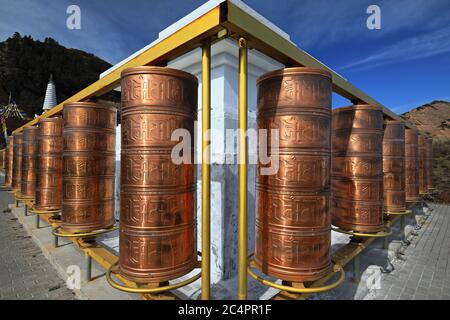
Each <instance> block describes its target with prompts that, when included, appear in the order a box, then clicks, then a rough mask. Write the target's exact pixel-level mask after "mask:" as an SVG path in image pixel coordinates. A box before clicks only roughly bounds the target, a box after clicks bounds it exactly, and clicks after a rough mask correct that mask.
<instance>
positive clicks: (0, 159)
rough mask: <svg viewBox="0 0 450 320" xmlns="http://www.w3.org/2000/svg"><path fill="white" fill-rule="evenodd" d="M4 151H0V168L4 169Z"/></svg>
mask: <svg viewBox="0 0 450 320" xmlns="http://www.w3.org/2000/svg"><path fill="white" fill-rule="evenodd" d="M5 158H6V149H2V150H0V167H1V168H2V169H5V167H6V159H5Z"/></svg>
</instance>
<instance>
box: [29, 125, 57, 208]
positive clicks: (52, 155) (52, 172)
mask: <svg viewBox="0 0 450 320" xmlns="http://www.w3.org/2000/svg"><path fill="white" fill-rule="evenodd" d="M63 128H64V120H63V119H61V118H45V119H42V120H41V121H39V133H38V142H37V145H38V151H37V155H36V200H35V203H34V207H35V209H37V210H42V211H45V210H60V209H61V207H62V162H63V160H62V156H63V146H64V139H63Z"/></svg>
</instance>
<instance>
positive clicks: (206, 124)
mask: <svg viewBox="0 0 450 320" xmlns="http://www.w3.org/2000/svg"><path fill="white" fill-rule="evenodd" d="M210 129H211V42H210V41H209V40H208V41H207V42H205V43H204V44H203V47H202V294H201V298H202V300H208V299H209V297H210V293H209V291H210V281H211V280H210V275H211V270H210V269H211V262H210V260H211V258H210V247H211V207H210V206H211V167H210V163H211V150H210V146H209V145H210Z"/></svg>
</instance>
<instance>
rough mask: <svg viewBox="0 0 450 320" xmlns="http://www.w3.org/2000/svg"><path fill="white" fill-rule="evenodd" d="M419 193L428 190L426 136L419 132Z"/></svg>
mask: <svg viewBox="0 0 450 320" xmlns="http://www.w3.org/2000/svg"><path fill="white" fill-rule="evenodd" d="M418 149H419V194H424V193H426V192H427V191H428V172H427V169H428V168H427V136H425V135H424V134H419V140H418Z"/></svg>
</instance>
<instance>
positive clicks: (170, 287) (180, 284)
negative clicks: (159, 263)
mask: <svg viewBox="0 0 450 320" xmlns="http://www.w3.org/2000/svg"><path fill="white" fill-rule="evenodd" d="M196 264H197V267H199V266H200V264H201V261H197V262H196ZM119 272H120V270H119V265H118V263H117V262H116V263H115V264H113V265H112V266H111V267H110V268H109V269H108V270H107V271H106V280H107V281H108V283H109V284H110V285H111V286H112V287H113V288H116V289H118V290H120V291H124V292H128V293H140V294H145V293H162V292H166V291H170V290H175V289H178V288H181V287H184V286H186V285H188V284H191V283H193V282H194V281H197V280H198V279H200V278H201V275H202V272H201V270H200V272H198V273H197V274H195V275H194V276H192V277H190V278H188V279H186V280H183V281H181V282H178V283H176V284H172V285H167V286H161V287H157V288H132V287H129V286H125V285H121V284H119V283H117V282H116V281H114V280H113V278H112V276H111V275H112V274H115V275H117V274H118V273H119Z"/></svg>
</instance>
